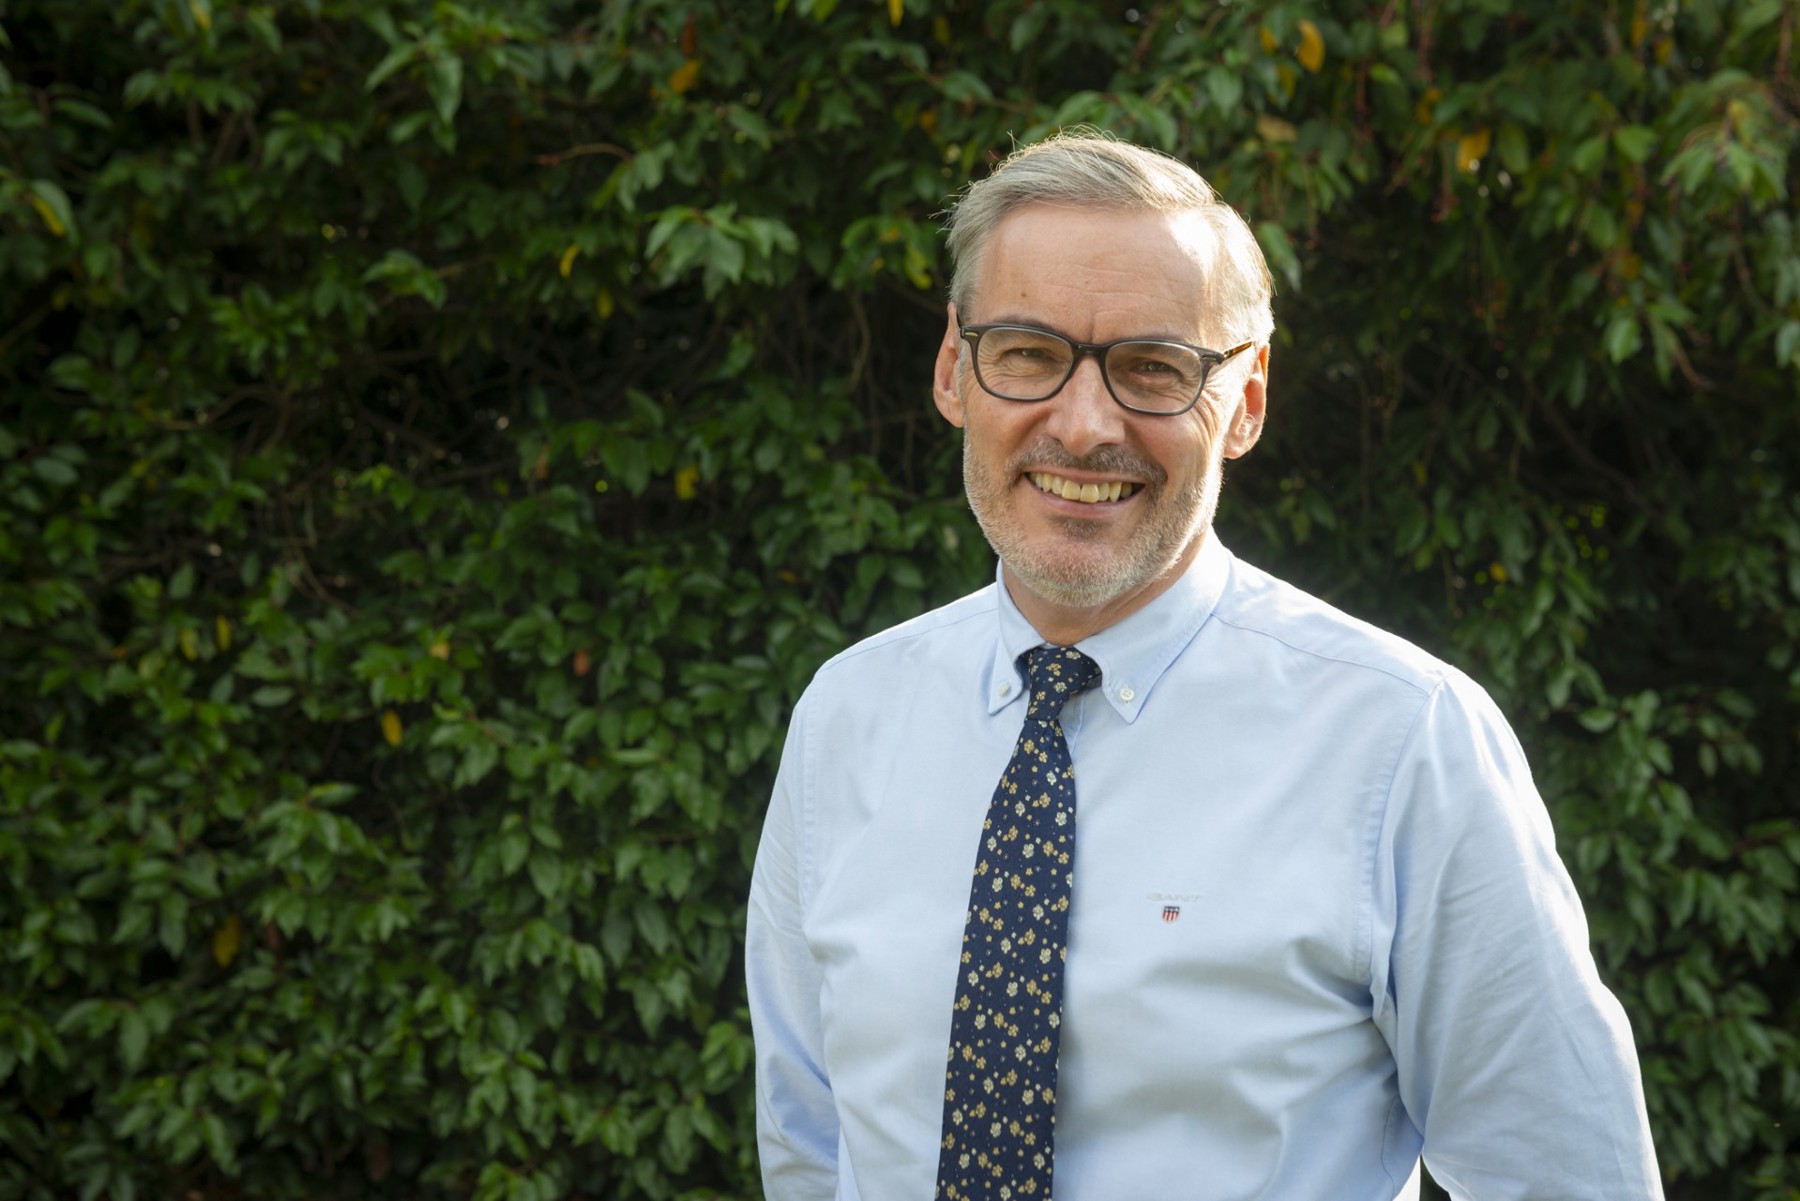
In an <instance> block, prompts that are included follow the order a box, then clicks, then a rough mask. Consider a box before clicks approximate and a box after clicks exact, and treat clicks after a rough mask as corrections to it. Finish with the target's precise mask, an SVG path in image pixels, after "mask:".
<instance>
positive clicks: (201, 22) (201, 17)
mask: <svg viewBox="0 0 1800 1201" xmlns="http://www.w3.org/2000/svg"><path fill="white" fill-rule="evenodd" d="M188 11H189V12H191V13H193V14H194V24H196V25H198V26H199V27H200V32H201V33H205V32H206V31H207V30H209V29H211V28H212V5H210V4H203V3H201V0H188Z"/></svg>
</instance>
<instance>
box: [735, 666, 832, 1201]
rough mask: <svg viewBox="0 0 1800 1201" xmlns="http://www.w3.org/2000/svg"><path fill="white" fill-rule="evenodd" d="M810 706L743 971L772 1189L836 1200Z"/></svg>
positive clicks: (790, 749)
mask: <svg viewBox="0 0 1800 1201" xmlns="http://www.w3.org/2000/svg"><path fill="white" fill-rule="evenodd" d="M805 712H806V701H805V699H804V698H803V699H802V701H801V703H800V706H799V707H798V708H797V709H796V710H795V713H794V718H793V721H792V723H791V724H790V726H789V728H788V738H787V745H786V747H785V749H784V750H783V752H782V757H781V768H780V771H779V772H778V773H777V775H776V778H775V791H774V795H773V796H772V797H771V799H770V802H769V814H768V817H767V819H766V820H765V821H764V824H763V833H762V842H761V845H760V846H759V847H758V849H757V853H756V867H755V870H754V872H753V874H752V878H751V885H750V903H749V916H748V920H747V928H746V931H745V950H744V970H745V976H746V980H747V983H748V985H749V996H750V1024H751V1031H752V1034H753V1035H754V1038H755V1041H756V1136H757V1146H758V1149H759V1151H760V1153H761V1158H762V1178H763V1188H764V1191H765V1192H766V1193H767V1194H768V1195H769V1196H770V1197H779V1198H781V1199H782V1201H815V1199H816V1201H832V1198H834V1197H835V1196H836V1195H837V1148H838V1119H837V1110H836V1108H835V1106H834V1105H833V1102H832V1096H831V1081H830V1079H829V1078H828V1077H827V1076H826V1073H825V1060H824V1049H823V1036H822V1033H821V1028H820V1020H819V984H820V978H819V969H818V965H817V963H816V962H815V961H814V959H813V957H812V954H811V952H810V950H809V949H808V947H807V944H806V938H805V934H804V932H803V929H802V915H803V913H804V898H803V896H802V893H803V889H804V884H805V879H804V878H805V870H804V865H805V834H806V823H805V816H804V815H805V809H806V788H805V776H806V774H807V773H806V766H805V764H806V751H805V743H806V735H805Z"/></svg>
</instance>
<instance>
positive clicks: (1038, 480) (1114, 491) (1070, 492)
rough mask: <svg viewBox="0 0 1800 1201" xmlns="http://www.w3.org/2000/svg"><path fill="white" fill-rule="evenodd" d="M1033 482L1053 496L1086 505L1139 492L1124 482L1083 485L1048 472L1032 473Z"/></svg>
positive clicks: (1133, 485) (1115, 481) (1114, 481)
mask: <svg viewBox="0 0 1800 1201" xmlns="http://www.w3.org/2000/svg"><path fill="white" fill-rule="evenodd" d="M1031 482H1032V483H1034V484H1036V485H1037V486H1038V487H1039V488H1040V489H1042V490H1043V491H1045V492H1048V493H1049V494H1050V495H1051V496H1060V497H1062V498H1063V499H1064V500H1075V501H1080V502H1081V503H1082V504H1084V505H1092V504H1098V503H1099V502H1100V501H1103V500H1118V499H1120V498H1121V497H1126V496H1130V495H1131V494H1132V493H1133V492H1136V491H1137V485H1136V484H1127V483H1126V482H1125V481H1123V480H1113V481H1112V482H1110V483H1106V484H1081V483H1077V482H1076V481H1074V480H1066V479H1064V478H1063V477H1062V476H1060V475H1051V474H1050V473H1049V472H1048V471H1034V472H1032V473H1031Z"/></svg>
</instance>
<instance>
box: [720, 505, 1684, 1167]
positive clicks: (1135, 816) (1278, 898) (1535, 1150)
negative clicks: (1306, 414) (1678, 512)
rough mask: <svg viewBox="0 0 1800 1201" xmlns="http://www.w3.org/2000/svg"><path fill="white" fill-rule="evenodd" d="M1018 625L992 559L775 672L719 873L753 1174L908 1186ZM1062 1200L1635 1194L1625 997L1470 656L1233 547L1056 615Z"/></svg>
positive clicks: (1633, 1066)
mask: <svg viewBox="0 0 1800 1201" xmlns="http://www.w3.org/2000/svg"><path fill="white" fill-rule="evenodd" d="M1040 642H1041V639H1040V638H1039V636H1038V635H1037V633H1036V632H1035V631H1034V630H1033V629H1032V627H1031V626H1030V625H1029V623H1027V622H1026V620H1025V619H1024V618H1023V617H1022V616H1021V615H1020V613H1019V611H1018V610H1017V609H1016V608H1015V607H1014V606H1013V604H1012V602H1011V600H1010V598H1008V597H1007V595H1006V592H1005V589H1004V587H1001V586H999V585H995V586H991V587H988V588H985V589H983V590H982V591H980V592H977V593H975V594H974V595H972V596H969V597H966V598H964V599H963V600H960V601H957V602H956V603H954V604H951V605H948V606H946V607H944V608H942V609H938V610H936V611H935V612H932V613H929V614H927V615H925V616H923V617H920V618H918V619H917V620H914V621H911V622H908V623H906V624H904V625H901V626H897V627H895V628H894V629H891V630H888V631H886V632H885V633H882V634H879V635H877V636H875V637H873V638H870V639H868V640H866V641H864V642H861V643H859V644H857V645H856V646H854V647H851V648H850V649H849V650H847V651H845V652H844V653H842V654H841V655H838V656H837V657H836V658H834V659H832V660H831V661H830V662H829V663H827V664H826V665H825V666H824V667H822V668H820V670H819V672H818V674H817V676H816V677H815V678H814V679H813V682H812V684H811V686H810V687H809V688H808V689H807V692H806V695H805V696H804V697H803V698H802V699H801V701H800V704H799V706H798V707H797V709H796V710H795V713H794V718H793V723H792V725H791V727H790V729H789V732H788V742H787V748H786V751H785V753H784V755H783V758H782V764H781V770H780V774H779V776H778V778H777V780H776V785H775V794H774V798H773V800H772V802H771V805H770V809H769V815H768V819H767V823H766V825H765V827H764V830H763V837H762V846H761V850H760V851H759V853H758V855H757V861H756V871H755V882H754V884H753V886H752V890H751V894H750V908H749V931H748V950H747V967H748V976H749V987H750V1010H751V1017H752V1020H753V1023H754V1028H755V1035H756V1097H757V1126H758V1133H759V1141H760V1146H761V1151H762V1168H763V1180H764V1185H765V1188H766V1189H767V1192H768V1196H769V1197H770V1198H771V1201H813V1199H819V1201H825V1199H828V1198H839V1199H843V1201H851V1199H855V1198H862V1199H864V1201H928V1199H929V1198H930V1197H931V1195H932V1190H933V1186H934V1182H935V1179H936V1170H937V1158H938V1138H939V1123H940V1121H941V1119H942V1116H943V1087H944V1056H945V1053H946V1048H947V1046H948V1041H949V1035H950V1007H951V1002H952V1001H953V999H954V996H955V971H956V962H957V956H958V950H959V947H960V945H961V940H962V933H963V922H964V916H965V912H966V907H967V903H968V896H969V880H970V874H971V872H972V870H973V867H974V862H975V854H976V842H977V837H978V831H979V830H980V827H981V822H982V818H983V816H984V815H985V813H986V811H987V806H988V801H989V798H990V797H991V795H992V792H993V788H994V785H995V782H996V781H997V780H998V779H999V777H1000V773H1001V770H1002V768H1003V767H1004V766H1005V764H1006V762H1007V760H1008V758H1009V757H1010V756H1011V753H1012V748H1013V741H1014V739H1015V738H1016V737H1017V736H1018V732H1019V728H1020V725H1021V723H1022V722H1023V720H1024V714H1025V705H1024V704H1023V703H1021V680H1020V677H1019V674H1018V671H1017V669H1016V668H1015V666H1014V660H1015V659H1016V657H1017V656H1018V655H1019V653H1020V652H1022V651H1024V650H1026V649H1028V648H1030V647H1032V646H1036V645H1038V644H1039V643H1040ZM1078 646H1079V647H1080V649H1081V650H1082V651H1084V652H1086V653H1087V654H1088V655H1090V656H1092V657H1093V659H1094V660H1095V661H1096V662H1098V663H1099V665H1100V669H1101V672H1102V676H1101V679H1100V683H1099V684H1098V685H1097V686H1096V687H1095V688H1094V689H1092V690H1090V691H1089V692H1087V693H1085V694H1084V695H1082V696H1081V697H1079V698H1077V699H1076V700H1074V701H1073V702H1071V703H1070V704H1069V705H1068V706H1067V707H1066V708H1065V710H1064V712H1063V719H1062V720H1063V727H1064V730H1065V732H1066V734H1067V737H1068V741H1069V746H1070V752H1071V754H1072V756H1073V759H1074V763H1075V771H1076V792H1077V798H1078V800H1077V804H1078V812H1079V816H1078V818H1077V829H1078V834H1077V838H1076V852H1075V880H1074V892H1073V899H1074V905H1073V912H1072V915H1071V918H1070V926H1069V948H1068V967H1067V974H1066V979H1065V985H1064V988H1065V994H1064V1005H1063V1036H1062V1050H1061V1066H1060V1076H1061V1079H1060V1085H1059V1089H1058V1105H1057V1115H1056V1181H1055V1195H1056V1201H1145V1199H1161V1198H1186V1199H1192V1201H1249V1199H1251V1198H1263V1199H1266V1201H1376V1199H1380V1201H1391V1199H1392V1198H1395V1197H1412V1196H1416V1194H1417V1189H1418V1176H1417V1167H1418V1162H1419V1157H1420V1153H1421V1151H1423V1153H1424V1155H1425V1157H1426V1158H1427V1159H1428V1161H1429V1162H1430V1165H1431V1169H1432V1172H1433V1174H1434V1175H1435V1176H1436V1178H1437V1179H1438V1181H1439V1182H1440V1183H1442V1184H1443V1185H1444V1186H1445V1187H1446V1188H1448V1189H1449V1190H1450V1192H1451V1194H1452V1195H1453V1196H1455V1197H1458V1198H1469V1199H1473V1201H1501V1199H1507V1198H1533V1199H1539V1201H1541V1199H1548V1198H1556V1199H1558V1201H1577V1199H1587V1198H1592V1199H1594V1201H1601V1199H1604V1201H1626V1199H1636V1198H1659V1197H1661V1196H1662V1190H1661V1185H1660V1182H1659V1179H1658V1176H1657V1171H1656V1162H1655V1156H1654V1152H1653V1151H1652V1149H1651V1145H1650V1135H1649V1129H1648V1124H1647V1122H1646V1120H1645V1115H1644V1103H1643V1094H1642V1087H1641V1084H1640V1081H1639V1078H1638V1068H1637V1059H1636V1055H1635V1052H1634V1050H1633V1047H1632V1042H1631V1032H1630V1030H1629V1028H1628V1026H1627V1024H1626V1020H1625V1015H1624V1013H1623V1012H1622V1010H1621V1009H1620V1007H1619V1005H1618V1003H1617V1001H1615V1000H1614V998H1613V997H1612V995H1611V994H1610V993H1609V992H1607V990H1606V988H1605V987H1604V985H1602V984H1601V982H1600V979H1599V977H1598V975H1597V974H1596V972H1595V969H1594V963H1593V959H1592V956H1591V955H1590V953H1589V950H1588V939H1587V925H1586V922H1585V920H1584V918H1583V916H1582V913H1581V906H1580V902H1579V901H1578V900H1577V898H1576V896H1575V892H1574V889H1573V888H1572V887H1571V885H1570V883H1569V878H1568V875H1567V873H1566V872H1565V871H1564V869H1563V866H1562V863H1561V862H1560V860H1558V858H1557V856H1556V851H1555V848H1554V846H1553V841H1552V833H1551V829H1550V822H1549V819H1548V817H1547V815H1546V814H1545V811H1544V806H1543V803H1542V802H1541V801H1540V800H1539V798H1538V795H1537V792H1536V790H1535V789H1534V788H1533V786H1532V782H1531V777H1530V773H1529V770H1528V769H1527V767H1526V765H1525V760H1524V757H1523V755H1522V753H1521V751H1520V749H1519V745H1518V742H1517V740H1516V739H1515V738H1514V737H1513V735H1512V732H1511V731H1510V730H1509V729H1508V728H1507V725H1506V723H1505V721H1504V720H1503V719H1502V718H1501V716H1500V714H1499V712H1498V711H1497V710H1496V709H1495V707H1494V705H1493V703H1492V702H1491V701H1490V700H1489V699H1488V697H1487V695H1486V693H1484V692H1483V691H1482V690H1481V689H1480V688H1479V687H1478V686H1476V685H1475V684H1474V683H1473V682H1471V681H1470V680H1469V679H1468V678H1467V677H1466V676H1464V675H1462V674H1461V673H1460V672H1458V671H1456V670H1455V669H1454V668H1451V667H1449V666H1448V665H1446V664H1444V663H1441V662H1439V661H1438V660H1436V659H1434V658H1432V657H1430V656H1429V655H1427V654H1425V653H1424V652H1422V651H1420V650H1419V649H1418V648H1416V647H1413V646H1411V645H1410V644H1408V643H1406V642H1403V641H1401V640H1400V639H1398V638H1395V637H1393V636H1391V635H1388V634H1384V633H1382V632H1380V631H1378V630H1376V629H1374V628H1372V627H1370V626H1368V625H1365V624H1363V623H1362V622H1359V621H1356V620H1354V619H1352V618H1350V617H1347V616H1345V615H1344V614H1342V613H1339V612H1337V611H1336V610H1334V609H1332V608H1331V607H1329V606H1328V605H1325V604H1324V603H1322V602H1320V601H1318V600H1315V599H1313V598H1312V597H1309V596H1306V595H1305V594H1303V593H1301V592H1299V591H1297V590H1295V589H1293V588H1290V587H1288V586H1287V585H1285V584H1283V583H1281V582H1280V581H1278V580H1275V579H1274V578H1272V577H1270V576H1268V575H1267V574H1265V573H1263V572H1261V571H1259V570H1257V569H1256V568H1254V567H1251V566H1249V565H1247V564H1245V563H1243V562H1241V561H1239V560H1237V559H1235V558H1234V557H1233V556H1232V555H1231V554H1230V553H1229V552H1228V551H1226V550H1225V549H1224V548H1223V547H1222V546H1220V545H1219V544H1218V541H1217V539H1216V538H1213V537H1209V538H1208V540H1207V543H1206V545H1205V547H1204V548H1203V550H1202V552H1201V554H1200V556H1199V558H1198V559H1197V561H1196V562H1195V564H1194V566H1193V567H1192V568H1191V569H1190V570H1189V571H1188V572H1187V574H1186V575H1185V576H1184V577H1183V578H1182V579H1181V580H1180V581H1179V582H1178V583H1176V584H1175V585H1174V586H1173V587H1171V588H1170V589H1169V590H1168V591H1167V592H1165V593H1164V594H1163V595H1161V596H1160V597H1158V598H1156V600H1154V601H1153V602H1151V603H1150V604H1149V605H1147V606H1146V607H1145V608H1143V609H1141V610H1139V611H1138V612H1137V613H1135V614H1132V615H1131V616H1130V617H1128V618H1126V619H1125V620H1124V621H1121V622H1120V623H1118V624H1117V625H1115V626H1112V627H1110V628H1108V629H1106V630H1103V631H1101V632H1100V633H1098V634H1096V635H1094V636H1093V637H1091V638H1088V639H1086V640H1084V641H1082V642H1081V643H1079V644H1078Z"/></svg>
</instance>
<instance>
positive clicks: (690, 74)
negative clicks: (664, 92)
mask: <svg viewBox="0 0 1800 1201" xmlns="http://www.w3.org/2000/svg"><path fill="white" fill-rule="evenodd" d="M699 78H700V60H699V59H697V58H690V59H688V60H687V61H686V62H685V63H682V64H681V65H680V66H679V67H676V68H675V70H674V71H673V72H672V73H671V74H670V76H669V90H670V91H671V92H674V93H675V94H676V95H678V96H679V95H680V94H681V93H683V92H686V91H689V90H691V89H692V88H693V86H694V84H695V82H696V81H697V80H698V79H699Z"/></svg>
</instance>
